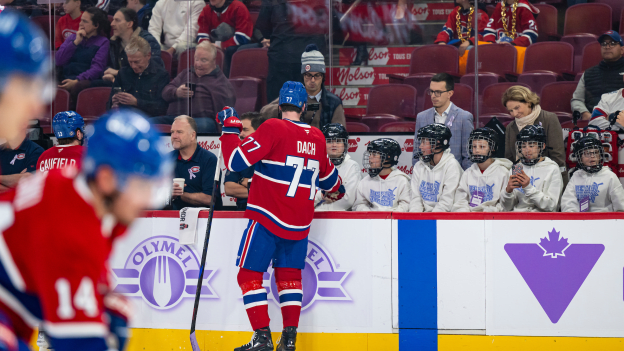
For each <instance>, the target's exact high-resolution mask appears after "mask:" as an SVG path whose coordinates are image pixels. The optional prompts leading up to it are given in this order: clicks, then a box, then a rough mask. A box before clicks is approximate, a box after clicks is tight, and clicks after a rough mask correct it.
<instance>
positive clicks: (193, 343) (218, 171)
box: [191, 148, 221, 351]
mask: <svg viewBox="0 0 624 351" xmlns="http://www.w3.org/2000/svg"><path fill="white" fill-rule="evenodd" d="M220 175H221V148H219V153H218V155H217V169H216V171H215V178H214V186H213V187H212V199H211V200H210V210H209V211H208V224H207V225H206V238H205V239H204V249H203V250H202V258H201V266H200V268H199V277H197V290H196V291H195V305H194V306H193V320H192V321H191V347H192V348H193V351H201V349H200V348H199V344H197V337H195V322H196V321H197V309H198V308H199V294H200V293H201V288H202V283H203V280H204V268H205V267H206V254H207V253H208V241H209V240H210V229H212V216H213V214H214V207H215V202H216V198H217V196H220V195H221V194H217V188H218V187H219V185H220V184H219V176H220Z"/></svg>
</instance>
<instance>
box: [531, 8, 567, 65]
mask: <svg viewBox="0 0 624 351" xmlns="http://www.w3.org/2000/svg"><path fill="white" fill-rule="evenodd" d="M576 6H578V5H576ZM573 69H574V48H573V47H572V45H570V44H569V43H564V42H541V43H535V44H532V45H530V46H529V47H528V48H527V49H526V53H525V55H524V70H523V73H526V72H535V71H542V72H543V71H548V72H554V73H556V74H557V75H560V76H561V75H563V73H568V72H572V71H573Z"/></svg>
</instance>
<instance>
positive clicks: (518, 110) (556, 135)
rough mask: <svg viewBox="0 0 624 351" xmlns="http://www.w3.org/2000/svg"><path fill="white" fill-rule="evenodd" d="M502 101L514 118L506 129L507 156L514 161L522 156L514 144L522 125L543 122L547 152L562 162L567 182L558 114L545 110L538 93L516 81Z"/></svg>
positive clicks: (551, 157)
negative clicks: (517, 83)
mask: <svg viewBox="0 0 624 351" xmlns="http://www.w3.org/2000/svg"><path fill="white" fill-rule="evenodd" d="M502 101H503V106H505V108H507V110H508V111H509V114H510V115H511V117H513V118H515V120H513V121H512V122H511V123H509V124H508V125H507V128H506V130H505V158H507V159H508V160H510V161H511V162H514V163H515V162H516V161H518V160H519V159H520V157H521V155H520V153H519V152H518V150H519V149H517V148H516V147H515V145H516V136H517V135H518V133H520V131H521V130H522V129H524V128H526V127H527V126H531V125H536V126H537V125H539V126H542V127H543V128H544V133H545V134H546V135H547V138H548V139H546V141H545V142H546V149H545V150H544V156H547V157H548V158H549V159H551V160H552V161H554V162H555V163H556V164H558V165H559V168H560V171H561V173H562V177H563V180H564V182H565V184H567V181H568V174H567V172H566V165H565V146H564V145H563V130H562V129H561V124H560V123H559V118H557V115H556V114H554V113H552V112H547V111H544V110H542V108H541V107H540V104H539V103H540V98H539V96H537V94H535V93H534V92H532V91H531V90H529V89H528V88H525V87H523V86H519V85H517V86H513V87H511V88H509V89H507V91H506V92H505V94H503V98H502Z"/></svg>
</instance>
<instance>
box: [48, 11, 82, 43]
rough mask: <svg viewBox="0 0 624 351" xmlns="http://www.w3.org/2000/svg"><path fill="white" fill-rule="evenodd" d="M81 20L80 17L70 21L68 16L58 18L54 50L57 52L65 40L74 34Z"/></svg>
mask: <svg viewBox="0 0 624 351" xmlns="http://www.w3.org/2000/svg"><path fill="white" fill-rule="evenodd" d="M81 18H82V15H80V16H78V17H76V19H72V18H71V16H70V15H69V14H67V15H65V16H63V17H61V18H59V21H58V22H57V23H56V31H55V32H56V34H54V48H55V49H57V50H58V48H60V47H61V45H63V43H64V42H65V39H67V38H69V36H70V35H72V34H76V32H77V31H78V26H79V25H80V19H81Z"/></svg>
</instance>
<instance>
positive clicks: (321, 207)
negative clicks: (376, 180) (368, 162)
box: [314, 155, 362, 212]
mask: <svg viewBox="0 0 624 351" xmlns="http://www.w3.org/2000/svg"><path fill="white" fill-rule="evenodd" d="M336 169H337V170H338V175H339V176H340V178H342V185H344V187H345V195H344V197H343V198H342V199H340V200H338V201H335V202H332V203H330V204H328V203H326V202H322V203H321V201H322V200H323V193H322V192H321V191H320V190H319V191H317V192H316V197H315V198H314V205H315V206H316V208H315V209H314V210H315V211H317V212H320V211H349V210H351V207H352V206H353V203H354V202H355V196H356V195H355V194H356V192H357V186H358V184H359V183H360V179H362V172H361V167H360V165H359V164H358V163H357V162H355V161H354V160H352V159H351V156H349V155H346V156H345V159H344V160H343V161H342V163H341V164H340V165H338V166H336Z"/></svg>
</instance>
